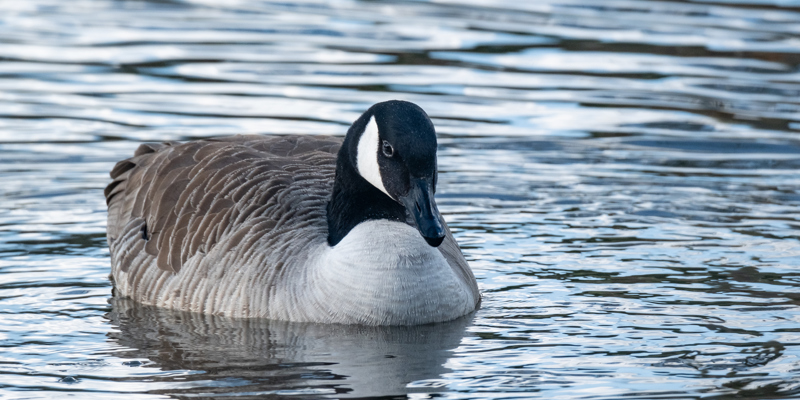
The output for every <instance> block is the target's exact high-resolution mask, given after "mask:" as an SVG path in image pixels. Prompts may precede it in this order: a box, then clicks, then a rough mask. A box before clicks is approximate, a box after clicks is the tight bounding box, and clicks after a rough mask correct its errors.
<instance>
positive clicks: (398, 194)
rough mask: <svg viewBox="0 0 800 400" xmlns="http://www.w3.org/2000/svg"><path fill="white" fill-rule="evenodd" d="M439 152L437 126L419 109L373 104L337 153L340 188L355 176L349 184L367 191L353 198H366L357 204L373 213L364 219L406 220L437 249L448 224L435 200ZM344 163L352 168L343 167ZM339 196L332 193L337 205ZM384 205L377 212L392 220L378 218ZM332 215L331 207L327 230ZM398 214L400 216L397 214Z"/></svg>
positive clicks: (398, 104) (400, 104)
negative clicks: (344, 181)
mask: <svg viewBox="0 0 800 400" xmlns="http://www.w3.org/2000/svg"><path fill="white" fill-rule="evenodd" d="M436 147H437V145H436V131H435V129H434V127H433V123H432V122H431V120H430V118H428V115H427V114H425V111H423V110H422V109H421V108H420V107H419V106H417V105H415V104H413V103H409V102H406V101H399V100H392V101H387V102H383V103H378V104H375V105H374V106H372V107H370V109H369V110H367V111H366V112H364V114H362V115H361V117H359V118H358V119H357V120H356V121H355V122H354V123H353V125H352V126H351V127H350V130H349V131H348V133H347V137H346V138H345V142H344V144H343V145H342V150H341V152H340V153H339V164H340V165H338V166H337V171H336V172H337V184H338V183H339V181H340V180H342V179H343V178H344V177H342V176H340V175H346V174H347V173H348V172H350V173H351V174H353V175H357V177H351V178H350V179H354V180H357V181H360V182H361V183H363V184H364V186H367V187H368V188H361V189H360V190H357V191H356V190H354V191H353V193H351V195H352V196H361V197H362V198H361V199H353V201H361V202H363V203H367V202H369V204H365V207H367V208H369V209H371V210H372V211H371V215H365V218H363V219H362V220H365V219H375V218H388V219H402V220H407V221H408V222H409V223H412V224H413V225H414V226H415V227H416V228H417V229H418V230H419V232H420V234H421V235H422V237H423V238H425V240H426V241H427V242H428V244H430V245H431V246H434V247H435V246H438V245H440V244H441V243H442V241H443V240H444V237H445V227H444V226H445V225H444V220H443V219H442V216H441V214H440V213H439V210H438V209H437V207H436V203H435V201H434V198H433V195H434V193H435V191H436V179H437V176H436V175H437V171H436ZM342 158H346V161H345V160H343V159H342ZM343 162H346V163H349V164H350V165H349V166H346V165H341V164H342V163H343ZM348 167H349V168H348ZM352 186H354V187H358V185H352ZM336 192H337V191H336V188H334V199H333V200H336ZM333 200H332V201H333ZM381 204H383V205H384V206H383V207H382V208H383V209H385V210H377V211H384V212H386V213H388V215H389V216H385V215H381V212H377V213H376V210H374V207H379V206H380V205H381ZM373 206H374V207H373ZM330 210H331V207H330V206H329V225H330V218H331V215H330ZM397 210H399V212H400V213H401V214H402V216H398V215H397V214H398V211H397ZM351 211H352V210H351ZM401 217H402V218H401ZM358 222H361V221H358ZM350 228H352V227H350ZM329 241H330V240H329Z"/></svg>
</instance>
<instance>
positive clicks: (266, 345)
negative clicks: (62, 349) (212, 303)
mask: <svg viewBox="0 0 800 400" xmlns="http://www.w3.org/2000/svg"><path fill="white" fill-rule="evenodd" d="M108 318H109V320H110V322H111V324H112V325H114V326H115V327H118V329H119V330H118V331H114V332H111V333H110V334H109V338H110V339H111V341H112V342H113V343H114V344H115V345H117V346H120V347H123V348H128V349H130V350H127V351H123V352H122V353H118V354H117V355H118V356H123V357H125V358H130V359H134V360H135V361H131V362H128V365H132V366H133V365H135V366H137V367H139V366H142V367H146V368H153V369H155V368H158V369H160V370H164V371H172V372H173V374H180V375H183V378H184V381H183V382H182V383H181V384H180V385H177V386H166V385H165V388H164V389H162V390H158V393H161V394H174V395H182V396H187V395H196V396H213V395H215V394H226V393H230V392H231V391H235V392H236V393H238V394H239V395H245V396H265V395H275V394H277V395H297V396H298V397H301V398H302V397H309V398H313V397H318V396H319V395H335V396H337V397H352V396H357V397H368V396H392V395H395V396H396V395H404V394H406V393H408V392H409V391H410V392H414V393H425V392H428V391H436V389H437V388H436V387H435V386H433V387H431V388H429V389H427V390H426V387H424V386H422V387H418V388H416V389H415V390H409V389H408V388H407V387H406V386H407V385H408V384H409V383H411V382H415V381H418V380H421V379H426V378H429V377H431V376H440V375H442V374H445V373H448V372H451V371H450V370H449V369H448V368H446V367H445V366H444V364H445V363H446V362H447V360H448V358H450V357H451V356H452V355H453V353H452V351H453V350H454V349H456V348H457V347H458V346H459V344H460V342H461V338H462V337H463V336H464V335H465V334H466V327H467V326H468V325H469V324H470V323H471V322H472V318H470V317H465V318H461V319H459V320H457V321H453V322H449V323H445V324H434V325H424V326H415V327H359V326H344V325H320V324H298V323H288V322H279V321H266V320H232V319H229V318H220V317H214V316H209V315H199V314H190V313H179V312H173V311H168V310H159V309H156V308H153V307H145V306H137V305H135V304H132V303H131V302H129V301H126V300H116V299H115V300H114V301H113V311H112V312H110V313H109V314H108ZM138 360H143V361H138ZM200 371H203V372H204V373H199V372H200ZM209 375H211V376H213V382H210V381H209ZM170 380H171V379H170Z"/></svg>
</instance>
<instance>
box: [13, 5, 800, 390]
mask: <svg viewBox="0 0 800 400" xmlns="http://www.w3.org/2000/svg"><path fill="white" fill-rule="evenodd" d="M390 98H399V99H405V100H410V101H414V102H416V103H418V104H420V105H421V106H422V107H423V108H424V109H425V110H426V111H427V112H428V113H429V114H430V116H431V117H432V119H433V120H434V123H435V124H436V126H437V132H438V133H439V137H440V150H439V156H440V157H439V165H440V169H441V175H440V182H441V185H440V188H439V190H438V192H437V199H438V202H439V204H440V208H441V210H442V211H443V212H444V214H445V217H446V218H447V220H448V221H449V222H450V225H451V227H452V228H453V231H454V234H455V235H456V236H457V238H458V240H459V242H460V243H461V244H462V247H463V248H464V252H465V255H466V256H467V258H468V259H469V261H470V264H471V265H472V267H473V269H474V271H475V273H476V276H477V278H478V280H479V284H480V286H481V289H482V291H483V294H484V301H483V307H482V308H481V310H479V311H478V312H477V313H476V315H474V316H473V317H472V318H471V319H465V320H461V321H456V322H454V323H452V324H442V325H434V326H428V327H418V328H398V329H364V328H353V327H350V328H348V327H321V326H313V325H296V324H285V323H274V322H267V321H237V320H226V319H222V318H214V317H204V316H198V315H187V314H180V313H171V312H165V311H159V310H153V309H148V308H146V307H135V306H132V305H130V304H128V303H126V302H124V301H119V300H118V299H112V297H111V286H110V283H109V281H108V278H107V276H108V273H109V259H108V252H107V249H106V243H105V218H106V215H105V204H104V201H103V197H102V194H101V193H102V188H103V187H104V186H105V185H106V184H107V183H108V180H109V179H108V175H107V171H108V170H110V168H111V166H112V165H113V163H114V162H115V161H116V160H119V159H121V158H124V157H127V156H129V155H130V154H131V153H132V152H133V150H134V149H135V148H136V146H137V145H138V144H139V143H140V142H141V141H145V140H184V139H199V138H204V137H210V136H219V135H228V134H235V133H256V134H288V133H291V134H335V135H341V134H343V133H344V131H345V130H346V128H347V126H348V125H349V124H350V123H351V122H352V120H354V119H355V118H356V117H357V116H358V115H359V114H360V113H361V112H362V111H363V110H364V109H366V108H367V107H368V106H369V105H371V104H372V103H375V102H378V101H382V100H386V99H390ZM799 99H800V3H798V2H796V1H792V0H698V1H634V0H609V1H588V0H545V1H528V2H523V1H512V0H492V1H489V0H437V1H384V0H380V1H345V0H302V1H292V2H278V1H230V2H222V1H216V0H185V1H184V0H175V1H170V0H162V1H111V0H83V1H70V2H63V1H58V0H29V1H7V2H0V397H3V398H52V397H61V396H67V395H74V396H76V397H80V398H98V399H107V398H121V397H125V398H148V399H150V398H165V397H168V398H169V397H171V398H196V397H200V398H217V397H222V398H226V397H227V398H257V397H272V398H283V397H289V398H317V397H320V396H327V397H368V396H383V397H390V396H395V395H399V396H407V397H412V398H428V397H435V396H442V397H450V398H520V397H539V398H547V399H574V398H591V399H611V398H623V397H624V398H641V399H654V398H669V399H685V398H733V397H736V398H752V399H763V398H789V397H800V380H799V379H798V377H800V348H799V347H798V345H800V312H798V311H800V272H799V271H800V268H798V267H800V241H799V239H800V234H798V229H800V211H799V210H800V208H799V207H798V206H800V178H798V177H799V176H800V175H798V169H800V140H799V139H798V134H799V133H800V100H799Z"/></svg>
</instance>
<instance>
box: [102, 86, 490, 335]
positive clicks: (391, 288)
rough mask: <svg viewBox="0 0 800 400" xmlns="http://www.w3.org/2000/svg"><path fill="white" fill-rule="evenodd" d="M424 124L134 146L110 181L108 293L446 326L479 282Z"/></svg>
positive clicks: (331, 318) (422, 119) (470, 305)
mask: <svg viewBox="0 0 800 400" xmlns="http://www.w3.org/2000/svg"><path fill="white" fill-rule="evenodd" d="M435 151H436V141H435V132H434V131H433V125H432V124H431V123H430V120H429V119H428V117H427V115H425V113H424V111H422V109H420V108H419V107H417V106H415V105H413V104H411V103H407V102H400V101H390V102H384V103H378V104H376V105H375V106H373V107H371V108H370V109H369V110H367V111H366V112H365V113H364V114H363V115H362V116H361V117H360V118H359V119H358V120H356V122H355V123H354V124H353V125H352V126H351V128H350V130H349V131H348V133H347V136H346V137H345V138H344V140H341V139H339V138H333V137H319V136H317V137H312V136H280V137H260V136H234V137H229V138H221V139H210V140H203V141H193V142H186V143H176V142H172V143H161V144H143V145H141V146H140V147H139V149H138V150H137V151H136V152H135V154H134V156H133V157H132V158H129V159H126V160H123V161H120V162H119V163H117V165H116V166H115V167H114V169H113V170H112V171H111V177H112V178H113V182H112V183H111V184H110V185H109V186H108V187H107V188H106V192H105V194H106V201H107V203H108V232H107V236H108V242H109V247H110V250H111V263H112V278H113V280H114V286H115V290H116V291H117V294H119V295H122V296H126V297H130V298H132V299H133V300H135V301H137V302H141V303H145V304H149V305H155V306H159V307H166V308H173V309H178V310H184V311H194V312H201V313H208V314H217V315H226V316H232V317H246V318H252V317H262V318H270V319H277V320H286V321H298V322H321V323H345V324H366V325H414V324H424V323H430V322H440V321H447V320H451V319H455V318H457V317H460V316H462V315H465V314H468V313H470V312H471V311H473V310H475V309H476V308H477V307H478V304H479V302H480V294H479V292H478V288H477V284H476V282H475V278H474V276H473V274H472V272H471V270H470V268H469V266H468V265H467V262H466V260H465V259H464V256H463V255H462V254H461V251H460V249H459V247H458V244H457V243H456V241H455V239H454V238H453V236H452V235H451V234H450V231H449V230H448V228H447V225H446V224H445V223H444V220H443V219H442V218H441V216H440V215H439V212H438V210H437V208H436V205H435V202H434V201H433V192H434V190H435V183H436V156H435Z"/></svg>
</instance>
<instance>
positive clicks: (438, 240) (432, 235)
mask: <svg viewBox="0 0 800 400" xmlns="http://www.w3.org/2000/svg"><path fill="white" fill-rule="evenodd" d="M400 203H402V204H403V205H404V206H405V207H406V210H408V212H409V213H411V215H412V216H413V217H414V222H415V223H416V224H417V230H419V233H420V234H421V235H422V237H423V238H425V241H426V242H428V244H429V245H431V246H432V247H439V245H440V244H442V241H443V240H444V236H445V229H444V220H443V219H442V214H440V213H439V209H438V208H436V202H435V201H434V199H433V179H425V178H411V189H410V190H409V191H408V193H406V194H405V195H404V196H400Z"/></svg>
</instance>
